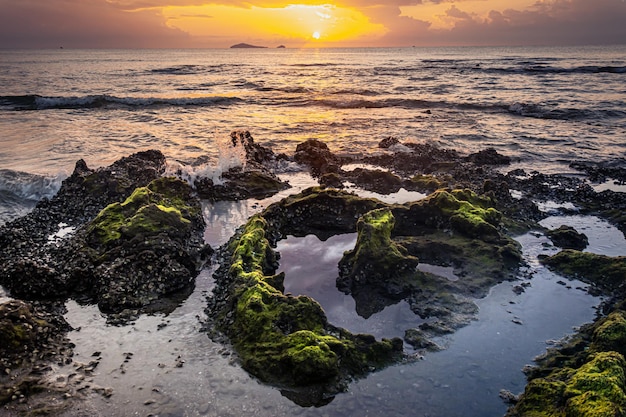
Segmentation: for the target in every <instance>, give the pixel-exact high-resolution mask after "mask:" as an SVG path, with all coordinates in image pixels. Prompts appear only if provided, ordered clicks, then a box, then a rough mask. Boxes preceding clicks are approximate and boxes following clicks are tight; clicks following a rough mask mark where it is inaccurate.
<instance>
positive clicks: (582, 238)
mask: <svg viewBox="0 0 626 417" xmlns="http://www.w3.org/2000/svg"><path fill="white" fill-rule="evenodd" d="M547 236H548V237H549V238H550V240H551V241H552V242H553V243H554V244H555V245H556V246H558V247H559V248H563V249H575V250H583V249H585V248H586V247H587V245H588V244H589V239H588V238H587V236H586V235H585V234H584V233H578V232H577V231H576V229H574V228H573V227H570V226H565V225H563V226H561V227H559V228H557V229H554V230H549V231H548V233H547Z"/></svg>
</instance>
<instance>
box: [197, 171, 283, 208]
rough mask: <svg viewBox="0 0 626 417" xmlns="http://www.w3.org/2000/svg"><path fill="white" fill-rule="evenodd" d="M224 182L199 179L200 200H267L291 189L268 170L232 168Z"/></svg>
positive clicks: (225, 175) (223, 176)
mask: <svg viewBox="0 0 626 417" xmlns="http://www.w3.org/2000/svg"><path fill="white" fill-rule="evenodd" d="M222 180H223V181H224V183H223V184H215V183H214V182H213V180H211V179H210V178H199V179H197V180H196V181H195V182H194V187H195V189H196V191H197V192H198V196H199V197H200V198H203V199H206V200H211V201H222V200H232V201H237V200H245V199H248V198H266V197H269V196H271V195H274V194H276V193H277V192H279V191H282V190H285V189H287V188H289V187H290V185H289V184H288V183H286V182H283V181H281V180H280V179H279V178H278V177H276V176H275V175H274V174H272V173H271V172H269V171H266V170H245V171H242V170H241V169H239V168H232V169H230V170H229V171H227V172H225V173H223V174H222Z"/></svg>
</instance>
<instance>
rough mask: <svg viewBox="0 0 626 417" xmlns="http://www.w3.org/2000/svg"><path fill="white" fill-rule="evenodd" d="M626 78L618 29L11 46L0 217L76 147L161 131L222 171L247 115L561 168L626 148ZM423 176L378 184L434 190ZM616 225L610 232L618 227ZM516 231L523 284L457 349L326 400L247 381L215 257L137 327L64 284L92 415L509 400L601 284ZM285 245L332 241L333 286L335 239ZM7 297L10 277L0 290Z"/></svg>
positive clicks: (484, 304)
mask: <svg viewBox="0 0 626 417" xmlns="http://www.w3.org/2000/svg"><path fill="white" fill-rule="evenodd" d="M625 81H626V46H612V47H580V48H576V47H567V48H523V47H515V48H440V49H434V48H433V49H424V48H402V49H392V48H386V49H328V50H327V49H324V50H314V49H312V50H290V49H262V50H259V49H254V50H242V49H226V50H108V51H105V50H65V49H64V50H42V51H17V50H15V51H13V50H2V51H0V224H2V223H5V222H7V221H9V220H11V219H13V218H15V217H17V216H21V215H23V214H25V213H27V212H28V210H30V209H31V208H32V207H33V206H34V205H35V204H36V202H37V201H39V200H40V199H41V198H43V197H49V196H52V195H54V193H55V192H56V191H57V190H58V187H59V186H60V184H61V181H62V180H63V179H64V178H65V177H66V176H68V175H69V174H71V172H72V170H73V167H74V164H75V162H76V161H77V160H78V159H81V158H82V159H84V160H85V161H86V162H87V164H88V165H89V166H90V167H99V166H104V165H108V164H110V163H112V162H113V161H115V160H117V159H119V158H120V157H122V156H126V155H129V154H131V153H133V152H136V151H140V150H146V149H160V150H161V151H163V153H164V154H165V155H166V156H167V158H168V163H169V164H170V165H171V167H172V168H173V169H174V168H178V167H183V169H185V170H187V171H188V172H190V173H193V172H205V173H207V172H208V173H211V172H213V173H219V171H220V170H221V169H223V168H224V166H225V164H226V160H227V159H228V158H229V157H230V155H227V154H226V152H225V151H224V143H226V142H227V141H228V138H229V133H230V132H231V131H232V130H236V129H245V130H249V131H250V132H251V133H252V135H253V137H254V138H255V140H256V141H257V142H258V143H261V144H263V145H265V146H270V147H271V148H272V149H273V150H274V151H276V152H285V153H287V154H292V153H293V152H294V151H295V148H296V145H297V144H298V143H300V142H302V141H304V140H306V139H309V138H316V139H320V140H322V141H324V142H326V143H327V144H328V145H329V147H330V148H331V149H332V150H333V151H334V152H337V153H341V154H351V155H363V154H368V153H373V152H384V151H382V150H380V149H377V147H376V146H377V144H378V142H379V141H380V140H382V139H384V138H386V137H388V136H395V137H397V138H398V139H400V140H401V141H415V142H432V143H435V144H438V145H440V146H442V147H446V148H453V149H456V150H458V151H459V152H462V153H470V152H475V151H478V150H481V149H484V148H486V147H494V148H496V149H497V150H498V152H500V153H502V154H505V155H508V156H510V157H512V158H514V161H515V162H514V164H513V166H511V167H509V168H507V169H513V168H515V167H522V168H525V169H529V170H539V171H542V172H545V173H567V172H571V169H570V168H569V167H568V164H569V162H571V161H573V160H582V161H601V160H616V159H623V158H625V157H626V82H625ZM293 171H298V167H297V166H290V167H288V169H286V172H284V173H281V176H283V178H284V179H286V180H290V181H292V184H294V185H296V186H301V187H303V186H307V185H310V184H311V183H313V181H312V180H311V179H310V178H309V177H307V176H306V175H303V174H301V173H298V172H293ZM296 188H297V187H296ZM292 191H293V190H291V191H287V193H290V192H292ZM357 191H359V190H357ZM416 194H418V193H415V195H414V194H410V193H408V194H407V193H406V192H404V194H403V193H399V194H395V195H391V196H387V197H386V198H387V199H389V201H404V199H407V198H409V199H419V198H422V197H423V196H421V195H416ZM368 196H369V195H368ZM275 198H278V197H275ZM271 201H274V200H272V199H268V200H264V201H243V202H232V203H231V202H222V203H216V204H210V203H208V202H207V203H205V204H204V205H203V210H204V213H205V218H206V219H207V224H208V226H207V230H206V232H205V239H206V240H207V242H209V243H210V244H211V245H213V246H218V245H220V244H223V243H225V242H226V241H227V240H228V238H229V237H230V236H231V234H232V233H233V231H234V229H235V228H236V227H237V226H239V225H241V224H243V223H244V222H245V221H246V219H247V218H248V217H249V216H250V215H252V214H254V213H256V212H258V211H260V210H261V209H262V208H263V207H266V206H267V205H268V204H269V203H271ZM547 222H548V223H550V222H553V223H554V224H555V225H556V224H557V223H558V224H563V223H565V224H567V223H568V222H569V223H572V224H573V226H574V227H576V228H580V229H583V230H584V231H585V233H587V234H588V235H589V234H593V233H596V232H597V235H598V238H597V239H596V241H597V242H596V243H597V244H596V247H595V248H594V250H596V251H598V252H600V253H607V254H609V253H610V254H612V255H616V254H621V255H623V254H626V242H625V241H624V240H623V235H622V234H620V233H619V232H618V231H617V230H616V229H615V228H612V226H610V225H608V224H606V223H605V222H603V221H602V220H600V219H596V218H578V217H576V218H553V219H552V220H547ZM548 223H547V224H548ZM550 224H551V223H550ZM607 230H610V231H611V233H614V234H615V236H616V237H614V238H612V239H611V242H610V244H608V245H607V242H606V238H603V236H604V237H606V236H607V235H606V231H607ZM611 236H613V235H611ZM305 239H307V238H305ZM520 241H521V242H522V244H523V245H524V248H525V256H526V257H527V260H528V261H529V265H530V266H529V270H528V271H526V273H525V274H526V275H525V276H524V277H522V278H523V279H529V278H528V277H529V276H532V279H530V280H529V282H531V283H532V285H531V286H530V287H529V288H527V290H526V292H525V293H523V294H515V293H513V291H512V286H513V285H515V283H504V284H501V285H499V286H497V287H496V288H494V289H493V290H492V292H491V293H490V295H489V296H487V297H486V298H485V299H483V300H479V302H478V303H479V306H480V314H479V317H478V320H477V321H476V322H473V323H472V324H470V325H469V326H467V327H465V328H463V329H461V330H460V331H459V332H457V333H456V334H455V335H453V336H451V337H450V340H447V341H446V345H447V346H448V349H447V350H445V351H443V352H439V353H436V354H428V355H426V356H425V358H424V361H420V362H418V363H415V364H411V365H407V366H394V367H391V368H389V369H386V370H384V371H382V372H379V373H375V374H373V375H370V376H369V377H368V378H366V379H363V380H360V381H355V382H354V383H353V384H351V386H350V389H349V392H347V393H345V394H340V395H338V396H337V397H336V398H335V399H334V400H333V401H332V402H331V403H330V404H329V405H327V406H325V407H322V408H301V407H299V406H297V405H295V404H293V403H292V402H290V401H289V400H287V399H286V398H284V397H282V396H281V395H280V392H279V391H278V390H277V389H275V388H272V387H267V386H265V385H263V384H260V383H259V382H257V381H255V380H254V379H253V378H251V377H250V376H249V375H247V374H246V373H245V372H244V371H243V370H241V368H240V367H239V366H238V365H237V364H236V363H234V362H233V361H232V356H231V355H230V354H229V352H228V349H227V348H225V347H224V346H222V345H220V344H218V343H214V342H212V341H211V340H209V339H208V337H206V335H204V334H203V333H201V332H200V331H199V328H200V322H201V320H202V317H203V314H204V312H203V310H204V307H205V305H206V301H205V297H206V295H207V294H208V293H209V292H210V291H211V289H212V285H213V282H212V278H211V272H212V270H211V268H207V269H205V270H204V271H202V273H201V274H200V276H199V277H198V279H197V283H196V290H195V291H194V293H193V294H192V295H191V296H190V297H189V298H188V299H186V300H184V301H183V302H182V303H181V306H180V307H179V308H178V309H177V310H176V311H174V312H172V313H171V314H169V315H158V314H157V315H153V316H142V317H141V318H140V319H139V320H137V322H136V323H134V324H133V325H130V326H122V327H110V326H108V325H107V324H106V322H105V319H104V318H103V317H102V316H101V315H100V313H99V312H98V311H97V308H95V307H93V306H92V307H89V306H80V305H78V304H76V303H75V302H73V301H70V302H68V310H69V312H68V316H67V319H68V321H69V322H70V324H72V325H73V326H74V327H75V328H77V329H81V330H80V331H78V330H77V331H75V332H72V333H71V334H70V337H71V338H72V341H73V342H74V343H75V344H76V357H75V360H76V361H81V360H83V361H85V362H88V361H89V360H90V359H89V358H90V357H91V355H92V353H93V352H95V351H101V352H102V355H101V358H102V359H101V364H100V365H99V367H98V368H97V372H96V374H95V376H94V378H95V383H96V384H99V385H102V386H110V387H112V388H113V391H114V395H113V396H112V397H111V398H110V399H105V398H100V397H98V396H95V397H93V398H90V401H91V404H92V405H93V407H94V415H98V414H100V415H108V416H126V415H148V414H150V413H151V414H153V415H176V416H196V415H209V416H228V415H233V416H235V415H243V414H250V413H254V414H255V415H259V416H278V415H285V416H286V415H289V416H292V415H305V416H318V415H319V416H323V415H333V416H364V415H372V416H374V415H382V414H389V415H407V416H409V415H411V416H441V417H444V416H446V417H450V416H481V417H484V416H497V415H502V414H503V413H504V411H505V410H506V406H505V405H504V404H503V403H502V402H501V401H500V399H499V398H498V390H499V389H509V390H511V391H513V392H515V393H518V392H520V391H522V390H523V387H524V376H523V374H522V373H521V371H520V369H521V367H522V366H523V365H524V364H527V363H531V361H532V358H533V357H534V356H535V355H538V354H540V353H542V352H543V351H544V350H545V347H546V341H548V340H550V339H558V338H560V337H562V336H564V335H566V334H568V333H570V332H571V331H572V328H573V327H574V326H577V325H580V324H583V323H584V322H586V321H590V320H591V319H592V318H593V316H594V313H595V310H594V308H595V306H597V304H598V303H599V302H600V300H599V299H597V298H594V297H591V296H589V295H588V294H586V293H585V292H584V291H581V290H580V289H577V287H583V285H582V284H580V283H572V284H570V285H569V287H571V288H568V287H566V286H563V285H561V284H560V283H559V281H560V280H561V277H558V276H556V275H554V274H551V273H550V272H548V271H546V270H545V269H544V268H543V267H542V266H541V265H539V264H538V263H536V255H537V254H538V253H545V251H548V250H553V249H549V248H548V247H547V246H546V243H547V240H546V238H545V237H544V236H537V235H525V236H522V237H520ZM281 245H283V246H282V247H281V248H282V250H283V251H284V252H285V257H284V260H285V264H284V265H283V267H284V268H285V269H286V270H287V271H292V272H290V273H288V277H287V279H288V280H289V279H293V277H297V276H298V274H299V272H297V271H301V268H302V267H304V266H307V265H303V264H306V263H307V262H308V263H310V261H306V260H305V261H303V260H302V257H301V256H300V255H299V254H298V248H299V247H302V245H304V246H305V247H306V248H307V250H308V251H318V252H317V253H320V254H323V256H320V258H323V259H326V260H330V261H329V262H330V263H328V264H325V265H324V267H323V268H322V266H321V264H320V268H319V271H316V272H323V271H326V272H324V273H326V274H327V275H326V276H321V275H320V276H312V275H311V276H310V280H309V281H310V283H311V284H310V287H311V288H312V289H313V293H314V292H315V291H316V290H318V289H319V288H317V287H316V286H320V287H321V286H326V287H332V285H329V284H328V282H331V283H332V280H333V276H332V275H333V265H334V263H336V259H338V257H340V255H341V254H340V252H341V251H342V250H343V248H344V246H345V244H344V243H341V244H335V245H334V246H333V241H332V240H331V242H330V243H325V242H316V241H315V240H314V239H313V238H312V237H309V238H308V240H304V241H293V240H292V241H287V242H283V243H281ZM290 246H291V248H290ZM338 248H339V249H338ZM290 251H291V252H290ZM287 261H289V264H287ZM299 262H300V264H299ZM328 271H330V272H328ZM328 274H330V275H328ZM291 284H294V283H291ZM291 284H290V285H291ZM306 287H307V283H306V282H304V283H298V285H296V286H295V287H294V288H298V290H297V291H306ZM303 288H304V289H303ZM294 291H296V290H295V289H294ZM326 295H327V296H328V294H326ZM5 296H6V294H5V293H4V292H3V290H2V289H1V288H0V300H2V299H4V297H5ZM333 297H335V299H336V295H332V294H331V295H330V296H329V297H328V298H329V299H331V300H332V299H333ZM341 302H342V305H341V306H340V307H341V308H338V309H337V311H338V314H339V315H340V316H341V317H344V316H347V313H342V311H345V309H346V308H348V309H349V308H350V304H349V302H347V301H346V300H345V299H342V301H341ZM328 308H329V309H330V308H331V307H328ZM398 308H399V310H398V311H390V312H387V313H388V314H387V315H386V316H384V317H379V318H378V319H377V320H378V321H377V325H379V326H380V327H381V329H382V330H384V331H386V330H389V329H391V328H392V327H393V325H394V324H393V323H392V324H386V322H384V320H387V319H388V318H389V317H391V319H392V320H393V317H396V319H395V320H396V323H395V324H397V323H398V321H400V322H402V323H403V324H404V323H406V322H407V321H410V320H411V317H410V316H407V315H406V314H405V310H404V309H403V308H402V306H398ZM342 309H343V310H342ZM340 316H338V320H339V318H340ZM392 316H393V317H392ZM398 317H399V319H398ZM512 319H515V320H516V322H513V321H512ZM518 322H522V323H523V325H520V324H518ZM342 325H344V323H343V322H342ZM357 325H358V326H359V327H358V328H357V330H359V331H361V330H362V329H363V328H364V326H365V328H366V327H367V326H368V324H367V323H363V322H358V323H357V322H356V320H352V321H351V322H350V319H346V323H345V326H346V327H348V328H350V326H357ZM369 325H371V323H370V324H369ZM381 334H382V333H381ZM128 352H132V353H133V357H132V360H130V361H129V362H128V363H127V362H126V361H125V360H124V358H125V357H126V356H127V353H128ZM178 356H182V357H183V358H184V359H185V360H186V363H185V365H184V366H183V367H180V368H179V367H176V366H174V365H173V364H174V362H175V359H176V358H177V357H178ZM122 366H123V367H124V372H123V373H122V372H121V371H120V370H121V369H122ZM59 372H66V373H71V372H72V370H71V369H60V370H59Z"/></svg>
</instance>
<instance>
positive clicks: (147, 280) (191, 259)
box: [85, 178, 210, 312]
mask: <svg viewBox="0 0 626 417" xmlns="http://www.w3.org/2000/svg"><path fill="white" fill-rule="evenodd" d="M203 233H204V218H203V217H202V212H201V208H200V203H199V201H198V200H197V199H195V198H194V197H192V190H191V187H189V185H187V183H185V182H183V181H180V180H178V179H174V178H160V179H158V180H155V181H153V182H152V183H150V184H149V185H148V186H147V187H141V188H137V189H136V190H135V191H134V193H133V194H132V195H131V196H130V197H129V198H128V199H126V201H124V202H123V203H114V204H111V205H109V206H108V207H107V208H106V209H104V210H103V211H102V212H101V213H100V214H99V215H98V217H96V219H94V221H93V222H91V223H90V224H89V225H88V226H87V228H86V236H85V240H86V243H87V245H88V247H89V248H90V249H91V250H92V251H94V254H93V255H92V256H91V258H92V259H94V260H95V262H94V269H93V280H94V281H93V284H92V285H93V290H92V291H93V293H94V296H95V297H96V300H97V302H98V305H99V306H100V308H101V309H102V310H103V311H107V312H120V311H121V310H123V309H127V308H137V307H144V306H147V305H148V304H150V303H152V302H154V301H155V300H157V299H159V298H160V297H162V296H164V295H166V294H169V293H172V292H174V291H177V290H181V289H183V288H184V287H186V286H189V285H191V284H192V283H193V279H194V278H195V276H196V274H197V273H198V272H199V270H200V267H201V266H202V264H203V262H204V260H205V259H206V257H207V255H208V254H210V248H209V247H207V246H205V245H204V242H203V238H202V236H203Z"/></svg>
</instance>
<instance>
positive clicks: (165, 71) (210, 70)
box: [148, 64, 225, 75]
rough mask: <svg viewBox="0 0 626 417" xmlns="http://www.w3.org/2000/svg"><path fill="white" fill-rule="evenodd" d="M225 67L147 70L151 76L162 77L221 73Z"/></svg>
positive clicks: (179, 67)
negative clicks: (161, 75)
mask: <svg viewBox="0 0 626 417" xmlns="http://www.w3.org/2000/svg"><path fill="white" fill-rule="evenodd" d="M224 68H225V65H223V64H219V65H195V64H186V65H175V66H173V67H164V68H153V69H150V70H148V72H149V73H151V74H163V75H192V74H206V73H213V72H219V71H223V70H224Z"/></svg>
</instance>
